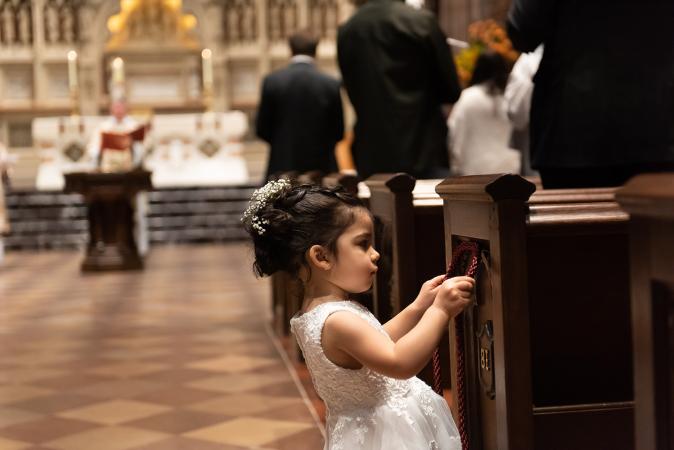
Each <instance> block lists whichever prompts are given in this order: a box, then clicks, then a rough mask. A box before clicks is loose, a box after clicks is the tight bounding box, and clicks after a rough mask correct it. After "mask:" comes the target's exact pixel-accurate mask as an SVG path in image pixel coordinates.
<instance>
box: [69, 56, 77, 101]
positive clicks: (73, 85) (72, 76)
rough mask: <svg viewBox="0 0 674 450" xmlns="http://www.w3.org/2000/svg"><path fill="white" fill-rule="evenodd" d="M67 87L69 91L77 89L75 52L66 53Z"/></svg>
mask: <svg viewBox="0 0 674 450" xmlns="http://www.w3.org/2000/svg"><path fill="white" fill-rule="evenodd" d="M68 87H69V88H70V90H71V91H74V90H76V89H77V52H76V51H74V50H70V51H69V52H68Z"/></svg>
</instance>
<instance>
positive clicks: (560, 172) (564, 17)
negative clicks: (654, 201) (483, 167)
mask: <svg viewBox="0 0 674 450" xmlns="http://www.w3.org/2000/svg"><path fill="white" fill-rule="evenodd" d="M673 25H674V2H672V0H563V1H562V0H515V1H514V2H513V4H512V5H511V9H510V12H509V15H508V23H507V26H508V33H509V35H510V39H511V40H512V42H513V44H514V45H515V47H516V48H517V49H518V50H521V51H531V50H533V49H534V48H536V46H538V45H539V44H540V43H544V44H545V50H544V53H543V59H542V61H541V64H540V67H539V69H538V72H537V73H536V75H535V77H534V84H535V87H534V93H533V99H532V104H531V121H530V133H531V151H532V159H533V164H532V166H533V167H534V168H536V169H538V170H539V171H540V174H541V179H542V182H543V186H544V187H546V188H562V187H592V186H618V185H621V184H623V183H624V182H625V181H627V179H629V178H630V177H631V176H632V175H634V174H636V173H640V172H651V171H662V170H674V134H673V130H674V26H673Z"/></svg>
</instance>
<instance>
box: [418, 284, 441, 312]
mask: <svg viewBox="0 0 674 450" xmlns="http://www.w3.org/2000/svg"><path fill="white" fill-rule="evenodd" d="M444 278H445V276H444V275H438V276H437V277H434V278H431V279H430V280H428V281H426V282H425V283H424V284H422V285H421V289H420V290H419V295H417V298H416V299H415V300H414V304H415V305H416V306H417V307H418V308H419V309H420V310H421V311H422V312H423V311H426V310H427V309H428V308H429V307H430V306H431V305H432V304H433V300H435V296H436V295H437V294H438V289H439V288H440V285H441V284H442V280H443V279H444Z"/></svg>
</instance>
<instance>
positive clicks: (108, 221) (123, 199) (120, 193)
mask: <svg viewBox="0 0 674 450" xmlns="http://www.w3.org/2000/svg"><path fill="white" fill-rule="evenodd" d="M150 175H151V172H148V171H145V170H133V171H130V172H117V173H100V172H75V173H68V174H65V189H64V190H65V192H77V193H80V194H82V195H83V196H84V199H85V202H86V204H87V207H88V217H89V242H88V244H87V251H86V257H85V259H84V262H83V263H82V271H83V272H89V271H103V270H138V269H142V268H143V260H142V258H141V257H140V255H139V254H138V249H137V248H136V241H135V239H134V236H133V228H134V219H133V212H134V199H135V196H136V194H137V193H138V192H139V191H147V190H151V189H152V181H151V178H150Z"/></svg>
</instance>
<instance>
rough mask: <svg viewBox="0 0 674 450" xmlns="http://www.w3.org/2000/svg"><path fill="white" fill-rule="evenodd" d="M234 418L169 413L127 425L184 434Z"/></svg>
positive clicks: (193, 412) (188, 412)
mask: <svg viewBox="0 0 674 450" xmlns="http://www.w3.org/2000/svg"><path fill="white" fill-rule="evenodd" d="M231 419H233V417H229V416H225V415H222V414H210V413H204V412H199V411H185V410H175V411H168V412H165V413H162V414H157V415H155V416H151V417H147V418H145V419H140V420H134V421H132V422H128V423H126V425H128V426H131V427H136V428H143V429H147V430H155V431H162V432H164V433H171V434H182V433H186V432H188V431H192V430H196V429H199V428H204V427H207V426H211V425H215V424H218V423H221V422H225V421H227V420H231Z"/></svg>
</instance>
